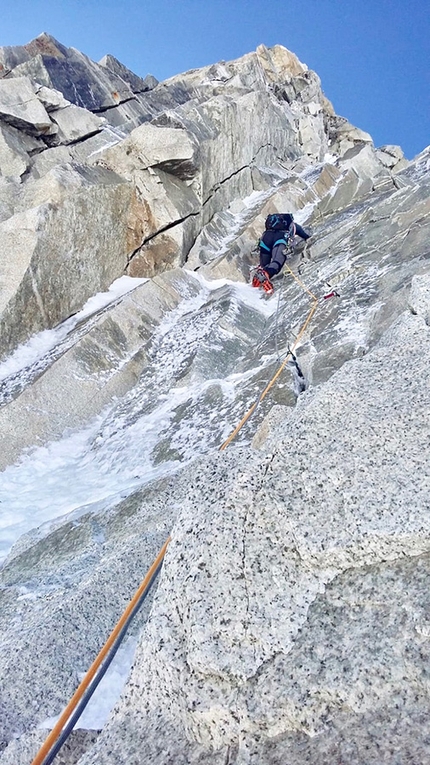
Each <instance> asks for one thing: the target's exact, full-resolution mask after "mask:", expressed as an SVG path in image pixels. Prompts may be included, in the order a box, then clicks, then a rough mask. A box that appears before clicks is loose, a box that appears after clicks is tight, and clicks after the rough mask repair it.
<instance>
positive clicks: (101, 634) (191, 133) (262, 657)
mask: <svg viewBox="0 0 430 765" xmlns="http://www.w3.org/2000/svg"><path fill="white" fill-rule="evenodd" d="M0 65H1V69H0V72H1V75H0V76H1V79H0V221H1V222H0V229H2V233H3V236H2V237H1V240H0V241H1V242H2V244H1V245H0V247H1V248H2V250H3V257H2V259H1V263H2V265H0V270H1V273H0V278H1V288H2V289H1V293H0V301H1V303H0V310H1V312H2V331H1V336H0V348H1V353H2V354H3V356H4V358H5V360H6V362H7V360H8V354H10V353H11V352H12V351H13V350H14V349H15V348H16V347H17V346H18V345H19V344H20V343H23V342H25V341H26V340H27V339H28V338H30V336H31V335H33V333H34V332H37V331H40V330H42V329H43V330H45V329H50V328H53V327H55V326H56V325H57V324H58V322H60V321H62V320H63V319H66V318H68V317H69V316H70V314H72V313H75V312H77V311H79V310H80V309H81V308H82V307H83V306H84V303H85V301H86V300H87V298H88V297H90V296H92V295H94V293H95V292H98V291H100V290H104V289H106V288H107V287H108V286H109V285H110V284H111V282H112V281H113V280H114V279H115V278H117V277H118V276H121V275H122V274H124V273H127V274H129V275H130V276H132V277H146V278H148V281H146V282H145V283H143V284H138V285H137V286H136V287H135V289H134V290H133V291H132V292H129V293H128V294H127V295H125V296H124V297H122V298H120V299H118V300H117V301H115V302H114V303H113V304H112V305H111V306H110V307H108V308H107V309H103V310H101V311H99V312H95V313H94V314H92V315H91V316H90V317H89V318H88V317H87V318H86V319H85V320H82V321H81V322H78V324H77V325H74V329H73V330H72V331H71V332H70V334H69V335H68V336H67V338H66V340H65V341H64V342H63V343H62V344H59V345H58V348H55V349H54V350H53V351H52V352H49V353H48V354H47V355H46V357H44V358H42V359H38V360H37V363H35V364H34V366H33V367H29V368H27V369H25V370H24V372H25V373H24V372H20V373H17V374H14V375H12V376H11V377H9V378H6V380H5V381H4V383H3V403H2V406H1V408H0V424H1V431H2V434H3V437H4V448H3V449H2V460H3V462H2V468H5V469H6V470H5V472H4V476H5V478H6V481H5V483H7V482H12V481H13V480H14V479H13V475H14V472H13V471H14V470H15V467H14V466H13V463H14V462H15V461H16V460H17V459H18V458H19V457H20V456H21V457H22V455H23V453H24V452H25V450H26V449H28V447H35V446H37V445H39V446H40V445H44V444H49V442H50V441H51V440H52V439H53V438H54V439H61V438H62V437H63V433H64V429H65V428H71V429H77V428H83V427H85V426H86V425H87V423H88V422H93V420H94V418H95V417H99V418H100V421H99V424H98V425H97V428H96V429H95V431H94V432H93V435H92V436H91V440H90V442H89V443H90V446H89V451H88V454H92V455H95V459H96V460H97V459H99V461H100V464H101V465H102V466H103V465H104V464H106V462H107V460H108V459H109V460H110V462H109V463H108V464H109V470H114V471H118V472H124V473H126V474H127V472H130V474H131V475H132V474H133V473H134V472H135V471H138V472H139V473H140V474H141V479H140V481H139V476H136V477H135V478H134V479H133V480H134V483H128V484H124V488H123V493H124V492H125V495H126V497H125V498H124V496H122V498H121V500H118V497H115V498H114V497H112V498H111V499H110V500H109V501H106V502H104V504H102V505H101V506H100V503H99V504H98V505H97V504H95V505H94V506H92V504H91V502H90V500H89V499H88V500H87V502H88V506H87V507H85V506H81V507H80V508H79V512H76V513H75V514H72V516H71V517H66V519H64V520H62V519H61V518H60V519H58V521H56V522H54V523H52V524H50V525H49V527H48V528H46V527H42V528H41V529H40V530H38V529H35V530H34V531H32V532H30V533H29V534H28V535H27V536H25V537H23V538H22V539H20V540H19V541H18V542H17V544H16V545H15V546H14V548H13V549H12V552H11V553H10V555H9V557H8V558H7V559H6V561H5V563H4V566H3V568H2V569H1V571H0V578H1V590H0V596H1V599H2V609H1V614H2V616H1V625H0V629H1V632H2V642H3V645H4V647H5V650H4V653H3V656H2V659H1V664H2V676H3V677H4V678H6V679H5V681H4V684H3V688H2V695H3V701H2V702H1V703H2V706H1V713H0V721H1V741H2V742H3V743H2V745H3V746H4V747H6V748H5V749H4V752H3V753H2V755H1V756H0V762H1V765H7V764H8V763H12V762H13V763H14V764H15V765H17V763H21V762H22V763H27V762H29V761H30V759H31V757H32V756H33V755H34V753H35V751H36V750H37V746H38V744H39V743H40V741H41V739H42V738H43V733H42V732H41V731H39V730H37V725H38V724H40V723H41V722H43V721H44V720H45V719H46V718H47V717H52V716H53V715H55V714H58V712H59V710H60V709H61V707H62V705H64V704H65V702H66V701H67V699H68V698H69V696H70V695H71V693H72V691H73V688H74V687H75V685H76V682H77V677H78V676H79V674H80V673H81V672H82V671H83V670H84V669H85V668H86V667H87V666H88V665H89V663H90V662H91V659H92V658H93V656H94V655H95V653H96V652H97V648H98V646H99V645H100V644H101V643H102V642H103V639H104V638H105V637H106V635H107V633H108V631H109V628H110V626H112V625H113V623H114V622H115V619H116V618H117V616H118V615H119V614H120V613H121V611H122V609H123V607H124V605H125V604H126V602H127V600H128V599H129V597H130V596H131V594H132V593H133V591H134V589H135V587H136V586H137V584H138V582H139V580H140V578H141V576H142V573H143V572H144V571H145V569H146V568H147V566H148V565H149V563H150V562H151V560H152V558H153V557H154V555H155V553H156V551H157V549H158V548H159V546H160V545H161V543H162V541H163V540H164V538H165V537H166V536H167V533H168V532H169V530H170V529H171V528H172V526H174V530H173V541H172V543H171V545H170V548H169V551H168V555H167V559H166V563H165V567H164V569H163V573H162V577H161V580H160V585H159V589H158V592H157V595H156V598H155V602H154V605H153V607H152V611H151V616H150V618H149V621H148V624H147V626H146V627H145V629H144V630H143V632H142V633H141V638H140V645H139V648H138V651H137V654H136V658H135V664H134V668H133V670H132V673H131V675H130V678H129V681H128V684H127V686H126V688H125V691H124V694H123V696H122V699H121V700H120V701H119V702H118V704H117V707H116V708H115V710H114V712H113V714H112V716H111V719H110V721H109V723H108V724H107V726H106V728H105V730H104V731H103V733H102V735H101V736H99V738H98V741H97V742H96V744H95V745H94V746H93V744H94V738H95V736H94V734H93V733H88V735H86V734H85V733H83V732H82V733H80V734H79V735H78V736H77V737H76V748H75V749H74V747H73V739H72V743H71V751H70V752H69V754H68V755H67V756H69V755H70V757H71V761H76V757H77V756H78V754H79V756H80V755H81V753H82V751H83V749H85V748H87V747H91V748H90V749H89V752H88V754H87V755H84V756H83V758H81V759H80V760H79V762H80V763H81V764H82V765H90V763H91V765H92V764H93V763H112V762H122V761H124V762H125V761H127V762H129V763H136V765H137V763H141V762H151V763H160V764H161V763H168V762H172V761H175V762H184V763H185V762H186V763H191V762H193V763H194V762H195V763H197V762H213V763H218V762H219V763H221V762H222V763H225V762H229V763H245V762H246V763H248V762H249V763H253V762H255V763H257V762H258V763H271V762H279V761H291V762H297V763H302V762H303V763H304V762H312V763H317V762H318V763H319V764H320V763H324V762H332V761H333V757H337V758H338V759H340V760H341V761H343V760H348V762H351V763H357V765H358V764H359V763H364V762H366V764H367V763H371V762H375V763H376V762H380V761H381V757H382V758H385V761H387V762H390V763H391V762H392V763H395V762H396V763H397V762H404V761H411V762H415V761H416V762H422V761H425V759H426V757H428V754H429V753H428V742H427V741H426V739H425V736H424V733H423V730H424V729H423V723H422V720H423V716H424V715H425V713H426V708H427V706H428V694H427V693H426V691H425V666H426V661H427V659H426V637H427V622H428V619H429V618H430V617H429V615H428V609H427V606H426V602H427V601H426V599H425V597H424V593H426V592H427V589H428V581H427V557H428V553H429V528H428V520H429V518H428V510H429V507H428V490H429V482H430V477H429V471H428V460H427V457H426V440H428V436H429V433H428V428H427V424H426V423H427V422H428V419H427V418H426V417H425V413H426V412H428V409H429V400H428V396H427V388H426V386H425V383H424V381H425V379H426V369H427V367H428V361H429V359H428V358H427V355H428V354H427V346H428V344H427V343H426V337H427V334H428V322H429V315H430V304H429V299H428V296H429V291H430V286H429V285H430V282H429V278H430V276H429V266H428V256H429V252H428V227H429V194H428V167H429V162H430V159H429V153H428V151H425V152H423V153H422V155H420V156H419V157H417V158H416V159H415V160H414V161H413V162H410V163H408V162H406V161H405V160H404V158H403V155H402V152H401V150H400V149H399V148H398V147H393V146H386V147H381V148H379V149H375V147H374V146H373V143H372V139H371V137H370V136H369V135H368V134H366V133H364V132H363V131H361V130H359V129H357V128H355V127H353V126H352V125H350V124H349V123H348V122H347V120H345V119H344V118H341V117H339V116H338V115H335V114H334V111H333V109H332V107H331V105H330V103H329V102H328V100H327V99H326V97H325V96H324V94H323V92H322V91H321V84H320V81H319V78H318V76H317V75H316V74H315V73H314V72H311V71H309V70H308V68H307V67H306V66H305V65H304V64H302V63H301V62H300V61H298V59H297V58H296V57H295V56H294V54H292V53H290V52H289V51H287V50H286V49H285V48H283V47H282V46H275V48H272V49H266V48H264V46H260V47H259V48H258V49H257V51H256V52H255V53H251V54H248V55H247V56H244V57H243V58H242V59H239V60H237V61H233V62H221V63H219V64H215V65H213V66H210V67H205V68H204V69H201V70H193V71H191V72H187V73H185V74H183V75H178V76H177V77H174V78H172V79H171V80H168V81H166V82H165V83H157V82H156V81H155V80H154V78H152V77H148V78H145V80H142V79H141V78H138V77H136V75H134V74H133V73H131V72H129V71H128V70H127V69H126V68H125V67H123V65H122V64H120V62H118V61H116V60H115V59H113V57H111V56H107V57H105V58H104V59H103V60H102V61H101V62H100V63H99V64H96V63H94V62H91V61H90V60H89V59H88V58H87V57H86V56H84V55H83V54H81V53H79V52H78V51H75V50H74V49H67V48H65V47H64V46H62V45H61V44H60V43H58V42H57V41H56V40H54V39H53V38H51V37H50V36H49V35H41V36H40V37H39V38H37V39H36V40H35V41H33V42H32V43H30V44H29V45H28V46H23V47H22V48H3V49H0ZM71 83H73V84H74V87H73V88H71V87H70V84H71ZM90 94H91V95H90ZM285 209H291V210H293V211H294V212H295V214H296V218H297V219H298V220H300V222H301V223H303V224H304V225H305V226H307V227H310V228H311V231H312V233H313V237H312V240H311V243H312V246H311V250H310V251H309V250H308V249H306V250H303V249H302V250H300V248H298V250H297V251H296V255H295V257H294V258H293V260H291V263H290V264H291V266H292V268H293V270H294V271H295V272H296V273H299V274H300V277H301V279H303V280H304V281H305V283H306V285H307V287H308V288H310V289H311V290H312V291H313V292H314V293H316V294H318V296H319V298H320V300H319V308H318V312H317V314H316V316H315V320H314V322H313V324H312V327H311V328H310V330H309V331H308V333H307V335H306V336H305V338H304V339H303V341H302V343H301V344H300V347H299V348H298V350H297V359H298V362H299V365H300V369H301V371H302V375H303V378H302V379H304V380H305V383H304V387H305V388H306V390H305V392H304V393H303V392H302V391H303V386H302V387H300V385H299V386H297V380H296V381H295V382H294V368H292V369H291V370H289V372H288V374H289V375H292V380H290V381H289V382H288V383H287V384H286V383H285V382H283V383H282V384H280V385H279V387H278V388H277V389H276V390H274V392H273V396H272V397H271V399H270V401H267V400H266V401H265V402H264V404H263V405H262V406H261V407H260V408H259V411H258V413H257V416H256V417H254V419H253V420H252V423H250V424H249V425H247V426H246V428H245V429H244V431H243V433H241V435H240V437H239V439H238V441H239V443H241V445H240V446H233V447H230V449H229V450H228V451H227V452H226V453H223V454H216V453H215V450H216V448H217V447H218V446H219V444H220V443H221V442H222V440H223V438H224V437H225V436H226V435H227V434H228V432H230V430H231V426H232V424H235V422H236V421H237V420H238V419H239V418H240V416H241V414H242V413H243V411H244V410H246V408H247V407H248V406H249V405H250V403H252V402H253V401H254V400H255V397H256V395H258V392H259V390H261V385H262V383H263V381H264V380H267V378H268V377H270V375H271V374H272V373H273V371H274V370H275V369H276V368H277V366H278V365H279V361H280V357H281V356H282V354H284V353H285V352H286V350H287V348H288V346H289V345H290V344H291V342H292V341H293V340H294V337H295V336H296V335H297V332H298V331H299V328H300V326H301V323H302V322H303V318H304V316H305V315H306V311H307V310H308V308H309V300H308V297H307V296H306V294H305V293H303V292H302V291H300V289H299V288H298V285H297V283H295V282H294V281H293V280H291V279H289V278H288V277H284V278H283V279H282V280H279V282H278V286H277V292H278V298H279V299H278V302H277V306H276V308H275V304H274V303H273V302H272V304H271V305H269V304H267V305H263V304H261V301H260V303H259V302H258V301H257V303H255V301H254V302H252V301H251V300H250V298H251V295H250V292H252V290H250V288H248V287H247V286H246V281H247V279H248V274H249V266H250V265H251V264H252V262H253V260H252V255H251V251H252V248H253V245H254V242H255V239H256V238H257V236H258V235H259V233H260V231H261V229H262V226H263V222H264V217H265V215H266V214H267V212H269V211H273V210H285ZM333 288H336V290H338V291H339V293H340V296H341V297H340V298H339V299H335V300H327V301H324V300H323V297H322V295H323V293H324V291H327V290H329V289H330V290H331V289H333ZM178 391H179V393H178ZM232 391H233V392H232ZM169 397H170V398H169ZM273 404H275V406H274V407H273ZM272 407H273V408H272ZM151 412H154V413H155V414H152V415H151ZM145 417H146V418H147V420H145ZM166 418H167V421H166ZM139 419H140V420H141V421H142V422H143V423H144V425H143V428H144V429H145V430H146V431H148V430H149V431H151V433H152V429H153V428H155V429H154V435H153V436H151V433H150V437H149V440H148V438H147V440H146V441H142V445H141V447H140V448H141V449H142V456H141V458H140V462H141V463H143V464H140V466H139V467H137V463H136V466H135V463H134V462H133V457H134V455H133V452H135V451H136V443H137V444H138V442H135V444H134V446H133V444H132V445H131V447H129V446H128V444H127V443H126V441H125V440H124V439H123V440H121V434H122V432H124V433H125V434H127V432H130V434H133V438H134V439H136V437H137V435H138V431H137V430H136V424H137V423H138V422H139ZM165 421H166V422H165ZM259 425H260V428H259V430H258V432H257V435H256V436H255V437H254V440H253V447H252V448H251V447H250V445H249V444H250V440H251V438H252V436H253V433H254V432H255V429H256V428H257V427H258V426H259ZM128 428H130V431H128V430H127V429H128ZM133 428H134V430H133ZM400 434H401V435H400ZM129 440H130V438H127V441H129ZM143 449H144V450H145V454H143ZM146 452H147V453H146ZM205 452H206V453H207V456H205V457H201V458H200V460H198V461H197V462H196V461H195V460H196V455H198V454H203V453H205ZM30 458H31V455H30ZM190 463H192V464H190ZM23 464H25V462H24V463H23ZM8 465H9V466H10V467H9V468H7V466H8ZM84 465H85V466H84V472H88V456H87V457H86V463H85V461H84ZM170 465H171V466H172V468H173V472H172V470H171V472H170V473H169V469H170V468H169V466H170ZM181 465H185V467H183V468H182V469H181ZM157 466H160V467H161V469H164V467H165V473H163V472H161V473H160V475H161V476H162V477H160V478H158V479H157V480H156V481H153V482H148V480H149V479H148V476H150V475H152V474H154V475H155V474H156V470H155V469H156V467H157ZM163 466H164V467H163ZM157 469H158V468H157ZM16 470H17V475H18V480H19V475H20V473H19V464H18V467H17V468H16ZM145 471H147V472H146V473H145ZM417 476H419V481H418V480H417ZM132 486H134V487H135V488H134V490H133V491H131V487H132ZM174 524H175V525H174ZM148 613H149V608H147V609H146V610H144V611H143V613H142V614H141V617H140V621H139V623H138V624H137V625H136V630H137V628H139V627H141V625H143V623H144V622H145V621H146V619H147V617H148ZM23 625H25V626H24V628H23ZM29 631H30V632H31V634H37V635H38V646H37V650H36V651H35V650H34V643H33V642H32V641H29V640H28V632H29ZM59 645H62V646H65V647H66V649H65V651H64V653H63V654H62V655H61V657H59V656H58V646H59ZM24 658H25V661H24ZM28 677H31V678H32V683H31V684H29V683H28ZM12 698H13V703H11V702H10V699H12ZM18 736H19V738H17V737H18ZM73 757H75V760H73ZM396 758H397V759H396Z"/></svg>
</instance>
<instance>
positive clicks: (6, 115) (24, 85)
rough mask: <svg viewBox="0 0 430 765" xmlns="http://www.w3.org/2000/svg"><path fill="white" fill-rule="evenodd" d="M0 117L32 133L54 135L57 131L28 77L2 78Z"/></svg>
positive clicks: (0, 84)
mask: <svg viewBox="0 0 430 765" xmlns="http://www.w3.org/2000/svg"><path fill="white" fill-rule="evenodd" d="M0 117H1V118H2V119H3V120H4V121H5V122H7V123H8V124H9V125H12V126H13V127H16V128H19V129H20V130H24V132H26V133H30V135H53V134H55V133H56V131H57V128H56V127H55V125H53V123H52V122H51V120H50V118H49V115H48V112H47V111H46V109H45V107H44V106H43V104H42V103H41V102H40V101H39V99H38V98H37V96H36V95H35V93H34V89H33V86H32V84H31V81H30V80H29V78H28V77H17V78H15V79H10V80H4V79H3V80H0Z"/></svg>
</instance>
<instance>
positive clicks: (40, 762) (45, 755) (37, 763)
mask: <svg viewBox="0 0 430 765" xmlns="http://www.w3.org/2000/svg"><path fill="white" fill-rule="evenodd" d="M285 268H286V269H287V271H289V273H290V274H291V276H292V277H293V278H294V279H295V280H296V281H297V282H298V283H299V284H300V286H301V288H302V289H303V290H305V292H307V293H308V295H309V296H310V297H311V299H312V305H311V308H310V311H309V313H308V315H307V317H306V319H305V321H304V322H303V325H302V327H301V329H300V331H299V333H298V335H297V337H296V339H295V341H294V344H293V346H292V348H291V349H290V350H289V351H288V354H287V356H286V358H285V359H284V360H283V362H282V364H281V365H280V366H279V368H278V369H277V371H276V372H275V374H274V375H273V377H272V379H271V380H270V382H269V383H268V384H267V385H266V387H265V388H264V390H263V392H262V393H261V394H260V395H259V397H258V399H257V400H256V401H255V402H254V404H253V405H252V406H251V408H250V409H249V410H248V412H247V413H246V414H245V415H244V417H242V419H241V421H240V422H239V424H238V425H237V426H236V428H235V429H234V431H233V432H232V433H231V435H230V436H229V437H228V438H227V439H226V441H224V443H223V444H222V445H221V446H220V451H224V449H226V448H227V446H228V445H229V444H230V443H231V442H232V441H233V439H234V438H235V437H236V435H237V434H238V433H239V431H240V430H241V429H242V427H243V426H244V424H245V423H246V422H247V420H248V419H249V418H250V417H251V415H252V413H253V412H254V411H255V409H256V408H257V406H258V404H259V403H260V401H262V400H263V399H264V398H265V396H266V395H267V393H268V392H269V390H270V389H271V387H272V386H273V385H274V383H275V381H276V380H277V379H278V377H279V375H280V374H281V372H282V370H283V369H284V367H285V365H286V364H287V362H288V359H289V358H290V357H291V356H292V354H293V352H294V349H295V348H296V347H297V345H298V343H299V342H300V340H301V338H302V337H303V335H304V333H305V331H306V328H307V327H308V326H309V323H310V321H311V319H312V316H313V315H314V313H315V311H316V309H317V306H318V298H317V297H316V296H315V295H314V294H313V293H312V292H311V291H310V290H309V289H308V288H307V287H306V286H305V285H304V284H303V282H302V281H301V280H300V279H299V277H298V276H296V275H295V274H294V273H293V271H292V270H291V268H289V266H285ZM169 542H170V537H168V539H167V540H166V541H165V543H164V545H163V547H162V548H161V550H160V552H159V553H158V555H157V557H156V559H155V560H154V562H153V564H152V566H151V567H150V569H149V570H148V573H147V574H146V576H145V578H144V580H143V581H142V583H141V585H140V587H139V588H138V590H136V593H135V594H134V596H133V598H132V599H131V601H130V603H129V604H128V606H127V608H126V609H125V611H124V613H123V614H122V616H121V618H120V619H119V621H118V622H117V624H116V626H115V627H114V629H113V630H112V632H111V634H110V635H109V638H108V639H107V641H106V643H105V644H104V646H103V648H102V649H101V651H100V653H99V654H98V656H97V658H96V659H95V660H94V662H93V663H92V665H91V667H90V668H89V670H88V672H87V673H86V675H85V677H84V679H83V680H82V682H81V683H80V685H79V686H78V688H77V689H76V691H75V693H74V694H73V696H72V698H71V699H70V701H69V703H68V704H67V706H66V708H65V710H64V712H63V713H62V714H61V715H60V718H59V719H58V721H57V723H56V724H55V726H54V728H53V729H52V730H51V732H50V733H49V735H48V736H47V738H46V740H45V742H44V743H43V745H42V747H41V748H40V749H39V751H38V753H37V755H36V757H35V758H34V760H33V762H32V763H31V765H45V763H50V762H52V760H53V759H54V757H55V754H53V752H54V751H55V750H54V747H55V746H56V745H58V741H59V739H60V736H61V733H62V731H63V728H65V727H66V725H67V723H68V722H69V721H70V719H71V717H72V714H73V712H74V711H75V710H76V708H77V706H78V704H79V702H80V701H81V700H82V698H83V696H84V694H85V691H86V690H87V689H88V688H89V686H90V684H91V681H92V680H93V678H94V677H95V676H96V674H97V672H98V671H99V670H100V668H101V667H102V664H103V661H104V660H105V659H106V657H107V655H108V653H109V651H110V650H111V649H112V648H113V647H114V646H115V643H116V641H117V639H118V637H119V636H120V634H121V632H122V630H124V628H126V625H127V622H128V620H129V619H130V618H131V616H132V615H133V611H134V609H135V608H136V606H137V605H138V604H139V601H140V600H141V598H143V597H144V595H145V594H146V592H147V591H148V589H149V587H150V585H151V583H152V581H153V580H154V578H155V575H156V573H157V571H158V569H159V568H160V567H161V564H162V562H163V559H164V555H165V553H166V550H167V547H168V544H169ZM50 755H51V757H50Z"/></svg>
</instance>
